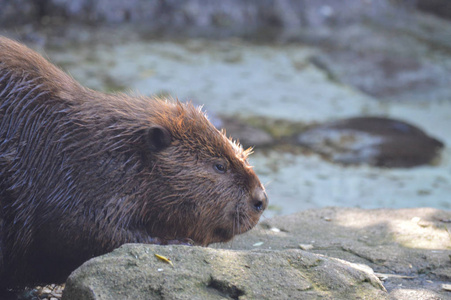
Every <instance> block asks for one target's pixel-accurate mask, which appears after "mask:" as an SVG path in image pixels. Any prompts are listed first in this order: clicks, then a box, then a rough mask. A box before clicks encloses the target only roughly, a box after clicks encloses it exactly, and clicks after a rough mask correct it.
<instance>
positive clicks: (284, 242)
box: [63, 208, 451, 300]
mask: <svg viewBox="0 0 451 300" xmlns="http://www.w3.org/2000/svg"><path fill="white" fill-rule="evenodd" d="M450 222H451V211H443V210H437V209H432V208H415V209H399V210H394V209H376V210H363V209H357V208H324V209H317V210H307V211H304V212H300V213H296V214H293V215H289V216H281V217H276V218H273V219H269V220H265V221H263V222H262V223H260V224H259V225H258V226H257V227H256V228H255V229H253V230H252V231H250V232H248V233H246V234H243V235H240V236H238V237H236V238H235V239H234V240H233V241H232V242H231V243H228V244H216V245H212V247H209V248H200V247H185V246H154V245H135V244H129V245H124V246H123V247H121V248H119V249H117V250H115V251H114V252H112V253H110V254H107V255H104V256H102V257H98V258H94V259H92V260H90V261H88V262H86V263H85V264H84V265H82V266H81V267H80V268H79V269H77V270H76V271H74V272H73V273H72V275H71V276H70V277H69V279H68V281H67V283H66V290H65V292H64V295H63V299H117V298H118V297H119V298H121V299H122V298H125V299H224V298H232V299H319V298H321V299H398V300H420V299H421V300H424V299H448V298H449V297H450V296H451V294H450V292H449V291H447V289H448V286H447V284H449V282H451V239H450V233H449V227H451V226H450V225H449V223H450ZM301 249H304V250H306V251H304V250H301ZM155 254H159V255H163V256H165V257H167V258H169V259H171V261H172V263H173V266H171V265H169V264H168V263H166V262H164V261H162V260H160V259H158V258H157V257H156V256H155ZM373 270H374V273H373ZM375 275H376V276H377V277H378V278H379V279H381V280H382V283H383V286H384V287H385V288H386V289H387V291H388V293H387V292H386V291H385V290H384V287H383V286H381V282H380V281H379V279H378V278H377V277H376V276H375Z"/></svg>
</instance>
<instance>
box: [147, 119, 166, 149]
mask: <svg viewBox="0 0 451 300" xmlns="http://www.w3.org/2000/svg"><path fill="white" fill-rule="evenodd" d="M171 142H172V137H171V134H170V133H169V131H168V130H167V129H166V128H164V127H162V126H158V125H155V126H152V127H150V128H148V129H147V130H146V143H147V147H148V148H149V149H150V150H151V151H154V152H158V151H161V150H163V149H164V148H166V147H168V146H169V145H170V144H171Z"/></svg>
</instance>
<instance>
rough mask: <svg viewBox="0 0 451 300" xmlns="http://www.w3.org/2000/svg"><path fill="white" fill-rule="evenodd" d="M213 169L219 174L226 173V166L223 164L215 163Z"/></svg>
mask: <svg viewBox="0 0 451 300" xmlns="http://www.w3.org/2000/svg"><path fill="white" fill-rule="evenodd" d="M213 169H214V170H215V171H216V172H217V173H219V174H224V173H225V172H227V166H226V165H225V164H223V163H215V164H214V165H213Z"/></svg>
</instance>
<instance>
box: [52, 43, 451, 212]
mask: <svg viewBox="0 0 451 300" xmlns="http://www.w3.org/2000/svg"><path fill="white" fill-rule="evenodd" d="M314 52H315V49H313V48H309V47H303V46H299V45H289V46H256V45H248V44H244V43H242V42H239V41H228V42H217V43H213V42H206V41H201V40H191V41H188V42H184V43H172V42H157V41H153V42H152V41H151V42H133V43H129V42H128V43H124V44H122V45H115V46H114V47H113V46H109V45H104V44H98V45H95V44H94V45H92V44H88V45H80V47H78V48H72V49H71V48H65V49H64V50H57V49H53V50H50V49H47V50H46V53H47V55H48V56H49V57H50V58H51V59H52V60H53V61H54V62H56V63H59V64H60V65H62V66H63V67H64V68H65V69H66V70H68V71H69V72H70V73H71V74H72V75H73V76H74V77H75V78H76V79H78V80H79V81H81V82H82V83H83V84H84V85H87V86H90V87H93V88H95V89H100V90H106V89H111V87H113V88H114V87H115V86H116V85H117V86H122V87H126V88H127V89H130V90H132V91H139V93H140V94H144V95H150V94H155V93H159V92H164V93H170V94H171V95H173V96H174V97H175V96H176V97H178V98H179V99H181V100H193V101H194V102H195V103H198V104H204V107H205V109H206V110H207V112H208V111H211V112H214V113H221V114H226V115H230V116H234V115H241V116H251V115H254V116H262V117H271V118H282V119H287V120H292V121H299V122H321V121H326V120H332V119H337V118H344V117H348V116H356V115H362V114H365V115H385V116H389V117H393V118H399V119H402V120H405V121H407V122H411V123H412V124H414V125H416V126H418V127H420V128H422V129H424V130H425V131H426V132H428V133H429V134H430V135H432V136H434V137H436V138H438V139H440V140H442V141H443V142H445V144H446V145H447V146H446V149H445V150H444V152H443V157H442V159H441V161H440V163H439V164H438V165H437V166H423V167H417V168H413V169H378V168H372V167H368V166H351V167H343V166H339V165H336V164H331V163H329V162H326V161H323V160H322V159H320V158H319V157H318V156H316V155H309V156H295V155H292V154H288V153H277V152H274V151H273V152H270V153H269V154H263V153H262V152H260V151H258V149H256V153H255V154H254V155H253V157H252V158H251V162H252V163H253V164H254V165H255V170H256V172H257V173H258V174H259V176H260V178H261V180H262V181H263V182H264V183H266V184H267V189H268V194H269V197H270V203H271V207H270V209H269V210H268V212H266V214H265V215H266V217H271V216H274V215H277V214H289V213H293V212H296V211H301V210H304V209H307V208H313V207H324V206H345V207H361V208H378V207H387V208H402V207H422V206H429V207H435V208H441V209H450V208H451V199H450V197H451V196H450V195H451V148H450V146H449V145H451V99H449V101H443V102H442V103H438V102H435V103H426V102H424V103H393V102H391V103H379V102H378V101H377V100H375V99H371V98H370V97H368V96H366V95H364V94H362V93H360V92H359V91H357V90H354V89H352V88H351V87H348V86H343V85H341V84H338V83H336V82H333V81H330V80H329V79H328V78H327V76H326V74H324V73H323V72H322V71H321V70H319V69H318V68H316V67H315V66H314V65H312V64H310V63H309V60H308V58H309V57H310V56H311V55H312V54H314Z"/></svg>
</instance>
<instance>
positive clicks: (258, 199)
mask: <svg viewBox="0 0 451 300" xmlns="http://www.w3.org/2000/svg"><path fill="white" fill-rule="evenodd" d="M250 205H251V206H252V208H253V209H254V210H255V211H257V212H262V211H264V210H265V209H266V207H267V206H268V196H267V195H266V192H265V191H264V190H263V188H261V187H257V188H256V189H255V190H254V191H253V193H252V196H251V200H250Z"/></svg>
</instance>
